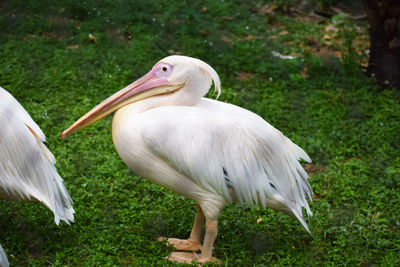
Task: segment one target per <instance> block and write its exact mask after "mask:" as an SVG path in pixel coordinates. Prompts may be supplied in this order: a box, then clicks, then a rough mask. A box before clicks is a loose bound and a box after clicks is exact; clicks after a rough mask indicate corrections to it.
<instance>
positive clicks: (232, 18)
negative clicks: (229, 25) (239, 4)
mask: <svg viewBox="0 0 400 267" xmlns="http://www.w3.org/2000/svg"><path fill="white" fill-rule="evenodd" d="M222 19H224V20H229V21H232V20H234V19H235V18H234V17H231V16H225V17H222Z"/></svg>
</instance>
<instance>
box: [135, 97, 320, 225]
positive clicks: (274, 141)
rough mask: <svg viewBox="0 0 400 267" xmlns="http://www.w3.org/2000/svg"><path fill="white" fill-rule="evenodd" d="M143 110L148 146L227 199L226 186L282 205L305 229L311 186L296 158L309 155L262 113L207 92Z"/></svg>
mask: <svg viewBox="0 0 400 267" xmlns="http://www.w3.org/2000/svg"><path fill="white" fill-rule="evenodd" d="M143 116H144V117H143V119H142V120H141V123H142V125H141V127H142V137H143V139H144V140H145V142H146V145H147V146H148V148H149V149H151V150H152V151H153V152H154V153H156V154H157V155H159V156H160V157H162V158H164V159H165V160H166V161H168V162H169V164H170V165H171V166H173V167H174V168H175V169H177V170H179V171H180V172H182V173H184V174H185V175H186V176H187V177H189V178H190V179H192V180H193V181H194V182H196V183H197V184H198V185H200V186H201V187H203V188H204V189H206V190H208V191H211V192H215V193H217V194H220V195H223V196H224V197H225V198H226V199H227V200H228V201H232V198H231V195H230V193H229V191H230V189H231V190H233V191H234V192H235V195H236V197H237V199H238V200H239V201H240V202H246V203H248V204H259V205H262V206H263V207H266V206H269V207H272V208H275V209H278V210H281V211H284V212H286V213H288V214H289V215H292V216H295V217H297V218H298V219H299V220H300V222H301V223H302V224H303V226H304V227H305V228H306V229H307V230H308V227H307V224H306V223H305V220H304V217H303V214H302V208H303V207H304V208H305V209H306V210H307V213H308V215H309V216H311V215H312V213H311V211H310V208H309V205H308V202H307V198H309V199H311V194H312V190H311V187H310V185H309V183H308V181H307V179H308V175H307V173H306V172H305V171H304V169H303V168H302V166H301V165H300V163H299V162H298V160H299V159H300V158H303V159H305V160H306V161H310V158H309V157H308V155H307V154H306V153H305V152H304V151H303V150H302V149H301V148H300V147H298V146H297V145H295V144H294V143H293V142H292V141H290V140H289V139H288V138H286V137H285V136H284V135H283V134H282V133H281V132H280V131H278V130H277V129H276V128H274V127H273V126H271V125H270V124H268V123H267V122H266V121H264V120H263V119H262V118H261V117H259V116H258V115H256V114H254V113H252V112H250V111H248V110H245V109H242V108H240V107H237V106H234V105H230V104H226V103H222V102H219V101H215V100H210V99H206V98H203V99H202V100H201V101H200V102H199V104H197V105H196V106H194V107H185V106H175V107H160V108H154V109H151V110H149V111H146V112H145V113H143ZM146 118H148V119H146ZM277 203H278V204H277Z"/></svg>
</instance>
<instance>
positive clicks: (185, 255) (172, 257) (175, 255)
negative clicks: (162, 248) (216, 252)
mask: <svg viewBox="0 0 400 267" xmlns="http://www.w3.org/2000/svg"><path fill="white" fill-rule="evenodd" d="M165 258H166V259H168V260H169V261H172V262H174V261H176V262H180V263H188V264H190V263H192V262H193V261H194V262H198V263H200V264H202V263H207V262H214V263H216V264H220V263H221V261H220V260H218V259H217V258H214V257H207V258H201V256H200V255H199V254H197V253H195V252H172V253H171V254H169V255H168V256H167V257H165Z"/></svg>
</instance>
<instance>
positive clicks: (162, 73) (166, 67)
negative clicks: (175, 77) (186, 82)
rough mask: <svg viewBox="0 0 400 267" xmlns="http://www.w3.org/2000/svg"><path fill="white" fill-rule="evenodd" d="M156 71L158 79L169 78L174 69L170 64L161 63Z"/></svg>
mask: <svg viewBox="0 0 400 267" xmlns="http://www.w3.org/2000/svg"><path fill="white" fill-rule="evenodd" d="M154 69H155V72H154V73H155V74H156V75H157V77H168V76H170V75H171V72H172V69H173V67H172V65H170V64H168V63H159V64H158V65H156V66H155V68H154Z"/></svg>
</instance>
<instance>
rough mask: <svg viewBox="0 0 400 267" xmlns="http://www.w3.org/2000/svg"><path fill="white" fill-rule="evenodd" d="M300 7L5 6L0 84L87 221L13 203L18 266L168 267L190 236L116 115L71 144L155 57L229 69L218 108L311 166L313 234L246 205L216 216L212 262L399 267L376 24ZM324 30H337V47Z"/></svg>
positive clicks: (393, 156)
mask: <svg viewBox="0 0 400 267" xmlns="http://www.w3.org/2000/svg"><path fill="white" fill-rule="evenodd" d="M290 2H291V1H282V0H279V1H275V2H274V3H275V4H276V5H277V7H276V9H275V10H274V12H273V13H271V14H269V13H267V14H265V13H264V14H263V12H261V10H262V8H263V6H264V5H265V2H263V1H247V2H246V1H227V0H225V1H174V0H172V1H144V0H143V1H129V0H120V1H111V0H107V1H95V0H86V1H67V0H63V1H50V0H45V1H22V0H9V1H3V2H2V3H1V4H0V11H1V12H0V29H1V31H0V85H1V86H2V87H4V88H6V89H7V90H9V91H10V92H11V93H12V94H13V95H14V96H15V97H16V98H17V99H18V100H19V101H20V102H21V103H22V104H23V106H24V107H25V108H26V110H27V111H28V112H29V113H30V114H31V116H32V117H33V118H34V120H35V121H36V122H37V123H38V125H40V127H41V128H42V130H43V131H44V132H45V134H46V135H47V145H48V147H49V148H50V150H51V151H52V152H53V153H54V155H55V156H56V158H57V168H58V171H59V173H60V174H61V176H62V177H63V178H64V180H65V184H66V186H67V188H68V190H69V192H70V194H71V196H72V198H73V200H74V208H75V211H76V216H75V219H76V221H75V223H73V224H72V225H71V226H67V225H66V224H64V223H62V224H61V226H59V227H58V226H56V225H55V224H54V223H53V215H52V214H51V212H50V211H49V210H47V209H46V208H45V207H44V206H42V205H40V204H37V203H12V202H6V201H1V202H0V218H1V220H0V229H1V231H0V243H1V244H2V245H3V247H4V249H5V251H6V253H7V254H8V257H9V260H10V262H11V265H12V266H147V265H155V266H160V265H169V263H168V262H167V261H166V260H164V259H162V258H161V257H162V256H166V255H168V253H169V252H170V251H171V249H170V248H167V247H165V246H164V244H161V243H158V242H156V241H155V237H156V236H158V235H164V236H173V237H182V238H183V237H187V236H188V235H189V233H190V229H191V226H192V222H193V219H194V215H195V210H194V202H193V201H191V200H188V199H185V198H183V197H181V196H178V195H175V194H173V193H171V192H169V191H167V190H165V189H163V188H160V187H159V186H156V185H154V184H151V183H150V182H148V181H146V180H145V179H143V178H141V177H138V176H135V174H133V173H132V172H131V171H129V170H128V168H127V167H126V166H125V165H124V163H123V162H122V161H121V160H120V158H119V157H118V155H117V153H116V151H115V149H114V147H113V143H112V138H111V121H112V118H111V116H109V117H107V118H105V119H103V120H102V121H100V122H98V123H96V124H94V125H92V126H90V127H88V128H87V129H85V130H82V131H80V132H77V133H74V134H73V135H71V136H70V137H68V138H67V139H66V140H65V141H61V140H60V134H61V131H62V130H64V129H66V128H67V127H68V126H69V125H70V124H72V123H73V122H74V121H75V120H76V119H78V118H79V117H80V116H82V115H83V114H84V113H85V112H87V111H88V110H89V109H91V108H92V107H93V106H94V105H96V104H97V103H99V102H100V101H102V100H103V99H105V98H106V97H107V96H109V95H111V94H112V93H113V92H115V91H117V90H119V89H120V88H122V87H123V86H125V85H127V84H129V83H130V82H132V81H133V80H135V79H136V78H138V77H140V76H141V75H143V74H144V73H145V72H147V71H148V70H149V69H150V68H151V67H152V65H153V64H154V63H156V62H157V61H158V60H159V59H161V58H163V57H165V56H167V55H169V54H174V53H182V54H184V55H187V56H193V57H197V58H200V59H202V60H204V61H206V62H208V63H209V64H210V65H211V66H213V67H214V68H215V69H216V70H217V72H218V73H219V74H220V77H221V80H222V89H223V93H222V95H221V97H220V100H222V101H227V102H230V103H234V104H236V105H239V106H242V107H244V108H247V109H249V110H252V111H254V112H256V113H257V114H260V115H261V116H262V117H264V118H265V119H266V120H267V121H268V122H270V123H271V124H272V125H274V126H275V127H277V128H278V129H280V130H281V131H282V132H283V133H284V134H285V135H287V136H288V137H290V138H291V139H292V140H293V141H294V142H296V143H297V144H299V145H300V146H301V147H302V148H304V150H306V151H307V152H308V153H309V155H310V156H311V158H312V159H313V161H314V163H313V164H314V165H312V166H311V167H309V169H313V170H312V173H311V185H312V187H313V189H314V192H315V198H314V203H313V204H312V211H313V213H314V217H313V218H312V220H311V221H310V222H309V224H310V229H311V231H312V233H313V237H311V236H309V235H308V234H307V233H306V231H305V230H304V229H302V227H301V225H300V224H299V223H298V222H297V221H295V220H294V219H292V218H289V217H288V216H286V215H284V214H282V213H278V212H275V211H272V210H264V209H262V208H260V207H249V206H246V205H239V204H235V205H232V206H229V207H227V208H225V209H224V210H223V211H222V213H221V215H220V218H219V221H220V228H219V235H218V237H217V240H216V243H215V246H214V247H215V249H214V254H215V256H217V257H218V258H220V259H221V260H222V262H223V264H224V265H227V266H266V265H303V266H309V265H312V266H320V265H331V266H333V265H335V266H336V265H350V266H372V265H375V264H380V265H385V266H399V264H400V258H399V257H398V254H399V253H400V245H399V240H400V220H399V210H400V190H399V188H400V153H399V148H400V135H399V129H400V104H399V94H398V92H396V91H395V90H384V91H383V90H381V89H380V88H379V87H378V86H377V85H376V84H375V82H374V81H373V80H372V79H370V78H368V77H367V76H366V75H364V74H363V72H362V70H361V68H360V67H359V64H358V62H360V61H362V60H363V59H364V60H365V57H366V56H365V54H358V53H357V47H356V44H355V40H360V39H361V40H362V39H363V38H364V39H365V36H366V30H365V23H357V24H356V23H355V22H353V21H347V20H345V19H344V18H343V17H342V16H337V17H334V18H333V19H331V20H329V19H325V20H320V21H316V20H314V21H307V20H304V19H303V20H302V19H301V18H299V17H293V16H289V15H287V14H285V13H284V11H285V10H287V6H288V5H289V4H290ZM327 25H335V27H337V28H338V29H339V30H338V32H337V33H336V36H335V37H334V38H333V40H332V42H331V43H330V44H328V43H327V39H328V37H326V36H325V37H324V33H325V32H326V31H325V27H326V26H327ZM360 29H361V30H360ZM284 31H287V34H286V33H285V32H284ZM89 34H92V35H93V36H95V38H96V42H93V41H91V40H90V39H89V38H88V35H89ZM324 47H328V50H327V51H328V52H338V53H340V54H341V55H342V58H343V60H340V59H338V58H336V57H334V56H332V53H331V54H329V53H328V54H326V53H323V52H321V50H323V48H324ZM72 48H75V49H72ZM272 51H277V52H280V53H282V54H285V55H286V54H295V55H297V56H298V57H297V58H296V59H293V60H282V59H279V58H276V57H273V56H272V55H271V52H272ZM325 52H326V51H325ZM210 97H212V98H214V97H215V95H213V94H210ZM258 219H261V221H260V222H257V220H258Z"/></svg>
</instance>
